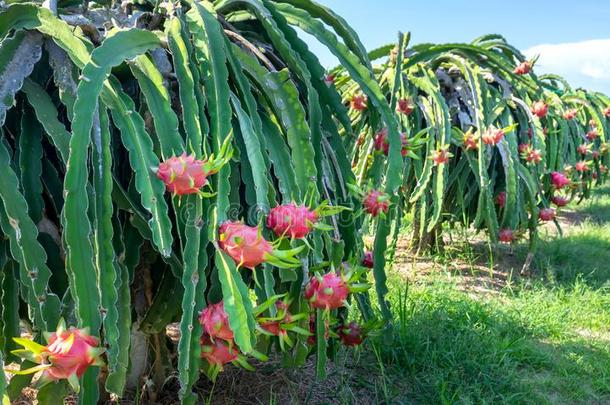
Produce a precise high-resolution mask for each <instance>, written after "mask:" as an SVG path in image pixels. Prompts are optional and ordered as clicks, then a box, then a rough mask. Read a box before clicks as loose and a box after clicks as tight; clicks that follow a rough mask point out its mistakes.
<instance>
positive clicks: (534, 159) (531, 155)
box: [522, 147, 542, 164]
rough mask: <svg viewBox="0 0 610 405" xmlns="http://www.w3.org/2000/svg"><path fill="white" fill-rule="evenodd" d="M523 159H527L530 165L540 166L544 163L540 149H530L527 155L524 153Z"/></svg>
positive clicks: (526, 152)
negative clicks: (539, 164)
mask: <svg viewBox="0 0 610 405" xmlns="http://www.w3.org/2000/svg"><path fill="white" fill-rule="evenodd" d="M522 156H523V159H525V160H526V161H527V162H528V163H531V164H538V163H540V162H541V161H542V153H541V152H540V150H538V149H534V148H532V147H529V148H528V149H527V150H526V151H525V153H523V155H522Z"/></svg>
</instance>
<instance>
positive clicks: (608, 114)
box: [604, 107, 610, 117]
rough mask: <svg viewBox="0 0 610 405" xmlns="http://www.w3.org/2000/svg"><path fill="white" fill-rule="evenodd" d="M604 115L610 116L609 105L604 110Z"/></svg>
mask: <svg viewBox="0 0 610 405" xmlns="http://www.w3.org/2000/svg"><path fill="white" fill-rule="evenodd" d="M604 116H605V117H610V107H607V108H606V109H605V110H604Z"/></svg>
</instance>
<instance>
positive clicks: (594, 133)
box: [586, 128, 599, 142]
mask: <svg viewBox="0 0 610 405" xmlns="http://www.w3.org/2000/svg"><path fill="white" fill-rule="evenodd" d="M586 137H587V140H588V141H589V142H593V141H594V140H596V139H597V138H598V137H599V133H598V132H597V128H593V129H592V130H590V131H589V132H587V135H586Z"/></svg>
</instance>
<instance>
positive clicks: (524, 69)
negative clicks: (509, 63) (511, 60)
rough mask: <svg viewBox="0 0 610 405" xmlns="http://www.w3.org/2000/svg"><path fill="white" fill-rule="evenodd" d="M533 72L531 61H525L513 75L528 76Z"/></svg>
mask: <svg viewBox="0 0 610 405" xmlns="http://www.w3.org/2000/svg"><path fill="white" fill-rule="evenodd" d="M531 70H532V63H531V62H529V61H527V60H526V61H523V62H521V63H520V64H518V65H517V67H516V68H515V69H514V70H513V73H514V74H516V75H526V74H528V73H529V72H530V71H531Z"/></svg>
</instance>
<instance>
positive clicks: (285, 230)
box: [267, 203, 318, 239]
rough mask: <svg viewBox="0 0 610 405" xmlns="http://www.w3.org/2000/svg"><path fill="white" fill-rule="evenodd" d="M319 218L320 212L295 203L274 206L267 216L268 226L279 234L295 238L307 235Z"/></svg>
mask: <svg viewBox="0 0 610 405" xmlns="http://www.w3.org/2000/svg"><path fill="white" fill-rule="evenodd" d="M317 220H318V214H316V213H315V212H314V211H312V210H310V209H309V208H307V207H306V206H304V205H300V206H299V205H296V204H294V203H289V204H284V205H278V206H277V207H275V208H272V209H271V211H270V212H269V216H268V217H267V228H269V229H271V230H273V232H275V234H276V235H278V236H285V235H288V236H290V237H291V238H294V239H301V238H304V237H306V236H307V235H308V234H309V232H311V230H312V229H313V227H314V225H315V223H316V222H317Z"/></svg>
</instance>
